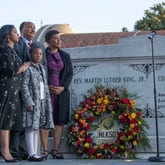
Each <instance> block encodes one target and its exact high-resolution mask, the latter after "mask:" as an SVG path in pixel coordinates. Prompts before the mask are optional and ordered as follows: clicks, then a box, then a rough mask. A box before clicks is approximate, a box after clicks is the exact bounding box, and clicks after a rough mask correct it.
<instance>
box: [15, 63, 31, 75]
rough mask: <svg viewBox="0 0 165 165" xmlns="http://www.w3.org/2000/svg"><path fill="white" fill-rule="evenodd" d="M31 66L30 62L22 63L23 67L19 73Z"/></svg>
mask: <svg viewBox="0 0 165 165" xmlns="http://www.w3.org/2000/svg"><path fill="white" fill-rule="evenodd" d="M29 66H30V62H24V63H23V65H21V67H20V68H19V70H18V72H17V74H20V73H23V72H25V71H26V69H28V67H29Z"/></svg>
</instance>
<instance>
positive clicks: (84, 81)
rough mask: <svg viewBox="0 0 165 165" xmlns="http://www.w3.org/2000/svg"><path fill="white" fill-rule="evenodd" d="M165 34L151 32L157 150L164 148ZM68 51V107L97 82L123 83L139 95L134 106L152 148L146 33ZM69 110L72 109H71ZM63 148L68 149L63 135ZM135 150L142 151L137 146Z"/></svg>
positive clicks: (151, 89) (154, 145)
mask: <svg viewBox="0 0 165 165" xmlns="http://www.w3.org/2000/svg"><path fill="white" fill-rule="evenodd" d="M164 45H165V37H163V36H155V37H154V39H153V46H154V47H153V48H154V49H153V50H154V52H153V54H154V56H155V58H154V59H155V60H154V61H155V66H154V67H155V75H156V76H155V77H156V101H157V102H156V103H157V112H158V113H157V115H158V133H159V148H160V152H164V151H165V143H164V141H165V131H164V127H165V120H164V118H165V46H164ZM65 51H67V52H68V53H70V54H71V58H72V62H73V69H74V77H73V80H72V83H71V86H70V89H71V107H72V109H74V108H75V107H76V106H77V105H78V104H79V102H80V101H81V100H82V99H83V95H84V94H86V92H87V90H89V89H90V88H92V87H93V86H94V85H96V84H98V83H100V84H102V85H105V86H111V87H126V88H127V89H128V91H129V92H130V93H132V94H137V95H138V96H139V98H138V99H137V100H136V101H137V107H139V108H141V109H143V110H144V114H143V116H144V118H145V119H146V121H147V122H148V124H149V125H150V129H149V130H147V133H148V137H149V139H150V143H151V146H152V148H151V150H148V151H147V152H151V153H153V152H156V151H157V143H156V127H155V108H154V107H155V104H154V85H153V65H152V46H151V40H149V39H148V36H146V35H144V36H136V37H131V38H124V39H122V40H120V41H119V43H118V44H115V45H106V46H96V47H82V48H70V49H65ZM71 113H72V112H71ZM61 150H62V151H63V152H70V151H71V149H70V148H69V147H68V146H67V144H66V135H65V134H64V136H63V144H62V147H61ZM139 152H144V151H143V150H139Z"/></svg>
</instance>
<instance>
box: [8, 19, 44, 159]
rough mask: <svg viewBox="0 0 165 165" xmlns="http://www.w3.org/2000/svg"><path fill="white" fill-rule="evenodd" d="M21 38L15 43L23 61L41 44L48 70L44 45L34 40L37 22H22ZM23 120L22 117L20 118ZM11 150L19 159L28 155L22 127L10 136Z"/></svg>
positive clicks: (27, 59) (28, 58) (28, 59)
mask: <svg viewBox="0 0 165 165" xmlns="http://www.w3.org/2000/svg"><path fill="white" fill-rule="evenodd" d="M19 30H20V39H19V42H18V43H17V44H16V45H15V51H16V52H17V54H18V56H19V57H20V58H21V59H22V62H27V61H30V57H29V49H30V45H31V44H32V43H35V44H37V45H39V46H40V47H41V48H42V50H43V58H42V61H41V63H42V64H43V65H44V66H45V69H46V72H47V63H46V61H47V60H46V56H45V49H44V46H43V45H42V44H41V43H39V42H38V41H34V40H33V39H34V37H35V34H36V31H35V24H34V23H33V22H22V23H21V24H20V29H19ZM20 114H22V109H20ZM18 120H22V119H18ZM10 150H11V153H12V155H13V157H15V158H18V159H26V158H27V156H28V152H27V146H26V141H25V131H24V129H23V128H22V131H17V130H13V131H12V132H11V137H10Z"/></svg>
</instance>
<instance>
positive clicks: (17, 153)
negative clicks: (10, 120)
mask: <svg viewBox="0 0 165 165" xmlns="http://www.w3.org/2000/svg"><path fill="white" fill-rule="evenodd" d="M10 152H11V154H12V156H13V157H15V158H18V159H27V157H28V150H27V145H26V140H25V131H11V132H10Z"/></svg>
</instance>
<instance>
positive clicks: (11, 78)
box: [0, 46, 22, 131]
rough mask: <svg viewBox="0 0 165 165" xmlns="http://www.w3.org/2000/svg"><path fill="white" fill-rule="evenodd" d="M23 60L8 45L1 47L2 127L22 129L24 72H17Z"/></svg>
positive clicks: (0, 109)
mask: <svg viewBox="0 0 165 165" xmlns="http://www.w3.org/2000/svg"><path fill="white" fill-rule="evenodd" d="M21 65H22V60H21V59H20V58H19V57H18V56H17V54H16V53H15V51H14V50H13V49H12V48H10V47H9V46H6V47H5V48H0V129H5V130H12V129H13V130H17V131H20V130H22V117H21V114H20V109H21V107H20V106H21V104H20V95H19V91H20V86H21V82H22V74H16V73H17V72H18V70H19V68H20V66H21Z"/></svg>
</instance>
